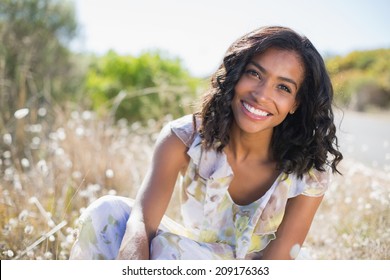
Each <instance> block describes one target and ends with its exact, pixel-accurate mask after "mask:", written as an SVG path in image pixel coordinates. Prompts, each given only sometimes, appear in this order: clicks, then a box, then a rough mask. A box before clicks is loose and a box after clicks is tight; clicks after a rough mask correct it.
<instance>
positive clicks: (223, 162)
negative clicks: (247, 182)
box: [70, 115, 328, 259]
mask: <svg viewBox="0 0 390 280" xmlns="http://www.w3.org/2000/svg"><path fill="white" fill-rule="evenodd" d="M169 126H170V128H171V129H172V131H173V132H174V133H175V134H176V135H177V136H178V137H179V138H180V139H181V140H182V141H183V143H184V144H185V145H186V146H187V147H188V155H189V157H190V162H189V166H188V168H187V171H186V173H185V174H184V176H182V177H181V178H180V180H181V181H180V187H181V188H180V197H181V201H180V203H181V214H182V220H183V225H181V224H179V223H177V222H175V221H173V220H171V219H169V218H168V217H164V218H163V220H162V222H161V224H160V227H159V231H158V232H157V234H156V237H155V238H154V239H153V240H152V242H151V248H150V257H151V259H245V258H253V257H256V256H261V251H262V250H263V249H264V248H265V247H266V246H267V245H268V243H269V242H270V241H271V240H273V239H275V232H276V230H277V229H278V227H279V225H280V223H281V222H282V219H283V216H284V212H285V206H286V203H287V200H288V199H289V198H292V197H295V196H297V195H300V194H302V195H307V196H320V195H323V194H324V192H325V191H326V189H327V183H328V176H327V175H328V173H326V172H318V171H316V170H312V171H311V172H309V173H308V174H306V175H305V176H304V177H303V178H302V179H298V178H297V177H296V176H295V175H292V174H290V175H286V174H284V173H282V174H280V175H279V177H278V178H277V179H276V180H275V182H274V183H273V185H272V186H271V188H270V189H269V190H268V191H267V192H266V193H265V194H264V195H263V196H262V197H261V198H259V199H258V200H256V201H254V202H253V203H250V204H248V205H238V204H236V203H234V201H233V200H232V198H231V197H230V195H229V191H228V188H229V184H230V182H231V181H232V179H233V176H234V174H233V171H232V169H231V167H230V165H229V163H228V161H227V158H226V154H225V153H223V152H222V153H217V152H216V151H214V150H209V151H206V150H204V149H203V148H202V146H201V139H200V136H199V134H197V133H195V134H194V128H193V121H192V115H188V116H184V117H182V118H180V119H177V120H174V121H172V122H170V123H169ZM131 205H132V201H131V200H130V199H126V198H121V197H115V196H107V197H103V198H101V199H99V200H97V201H96V202H94V203H93V204H92V205H91V206H90V207H88V208H87V210H86V211H85V212H84V213H83V215H82V217H81V218H80V221H81V230H80V235H79V237H78V240H77V241H76V243H75V244H74V246H73V249H72V252H71V256H70V257H71V259H113V258H115V256H116V254H117V252H118V249H119V246H120V243H121V240H122V237H123V234H124V231H125V228H126V222H127V219H128V217H129V215H130V212H131Z"/></svg>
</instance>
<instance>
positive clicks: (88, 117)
mask: <svg viewBox="0 0 390 280" xmlns="http://www.w3.org/2000/svg"><path fill="white" fill-rule="evenodd" d="M81 117H82V119H83V120H85V121H88V120H91V119H92V112H91V111H84V112H83V113H82V114H81Z"/></svg>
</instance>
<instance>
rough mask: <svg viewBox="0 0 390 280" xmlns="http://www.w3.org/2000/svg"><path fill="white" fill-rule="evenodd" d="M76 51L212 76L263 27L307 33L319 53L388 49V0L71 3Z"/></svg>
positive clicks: (79, 0) (82, 0)
mask: <svg viewBox="0 0 390 280" xmlns="http://www.w3.org/2000/svg"><path fill="white" fill-rule="evenodd" d="M74 2H75V4H76V13H77V17H78V21H79V23H80V39H79V40H78V41H77V42H76V43H75V44H74V45H73V48H74V49H76V50H78V51H88V52H94V53H97V54H104V53H105V52H107V51H108V50H110V49H113V50H115V51H117V52H118V53H120V54H131V55H138V54H139V53H140V52H142V51H146V50H152V49H162V50H164V51H166V52H168V53H169V54H170V55H172V56H175V57H179V58H181V59H182V61H183V64H184V66H185V67H186V68H187V69H188V70H189V71H190V72H191V73H192V74H193V75H196V76H206V75H209V74H211V73H212V72H213V71H214V70H215V69H216V68H217V66H218V65H219V63H220V62H221V59H222V57H223V54H224V53H225V51H226V49H227V48H228V46H229V45H230V44H231V43H232V42H233V41H234V40H236V39H237V38H238V37H240V36H241V35H243V34H245V33H247V32H249V31H251V30H253V29H255V28H257V27H260V26H263V25H285V26H288V27H291V28H293V29H295V30H296V31H298V32H299V33H301V34H304V35H306V36H307V37H308V38H309V39H310V40H311V41H312V42H313V44H314V45H315V46H316V47H317V49H318V50H319V51H320V52H321V53H322V54H323V55H328V54H341V55H342V54H346V53H348V52H350V51H353V50H363V49H374V48H384V47H385V48H390V31H389V30H390V16H389V13H390V1H388V0H350V1H348V0H344V1H342V0H339V1H337V0H326V1H318V0H296V1H288V0H268V1H263V0H239V1H232V0H192V1H186V0H182V1H180V0H161V1H158V0H136V1H135V0H74Z"/></svg>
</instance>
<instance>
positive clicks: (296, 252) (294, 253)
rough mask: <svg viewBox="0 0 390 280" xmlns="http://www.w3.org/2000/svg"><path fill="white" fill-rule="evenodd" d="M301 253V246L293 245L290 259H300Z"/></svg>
mask: <svg viewBox="0 0 390 280" xmlns="http://www.w3.org/2000/svg"><path fill="white" fill-rule="evenodd" d="M300 251H301V246H300V245H299V244H295V245H293V246H292V247H291V250H290V257H291V258H292V259H294V260H295V259H296V258H297V257H298V255H299V252H300Z"/></svg>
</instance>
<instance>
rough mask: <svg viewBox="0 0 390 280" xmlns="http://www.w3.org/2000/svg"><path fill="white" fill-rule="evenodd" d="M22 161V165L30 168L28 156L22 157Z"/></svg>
mask: <svg viewBox="0 0 390 280" xmlns="http://www.w3.org/2000/svg"><path fill="white" fill-rule="evenodd" d="M20 163H21V164H22V166H23V167H24V168H29V167H30V162H29V161H28V159H26V158H22V160H21V161H20Z"/></svg>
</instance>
